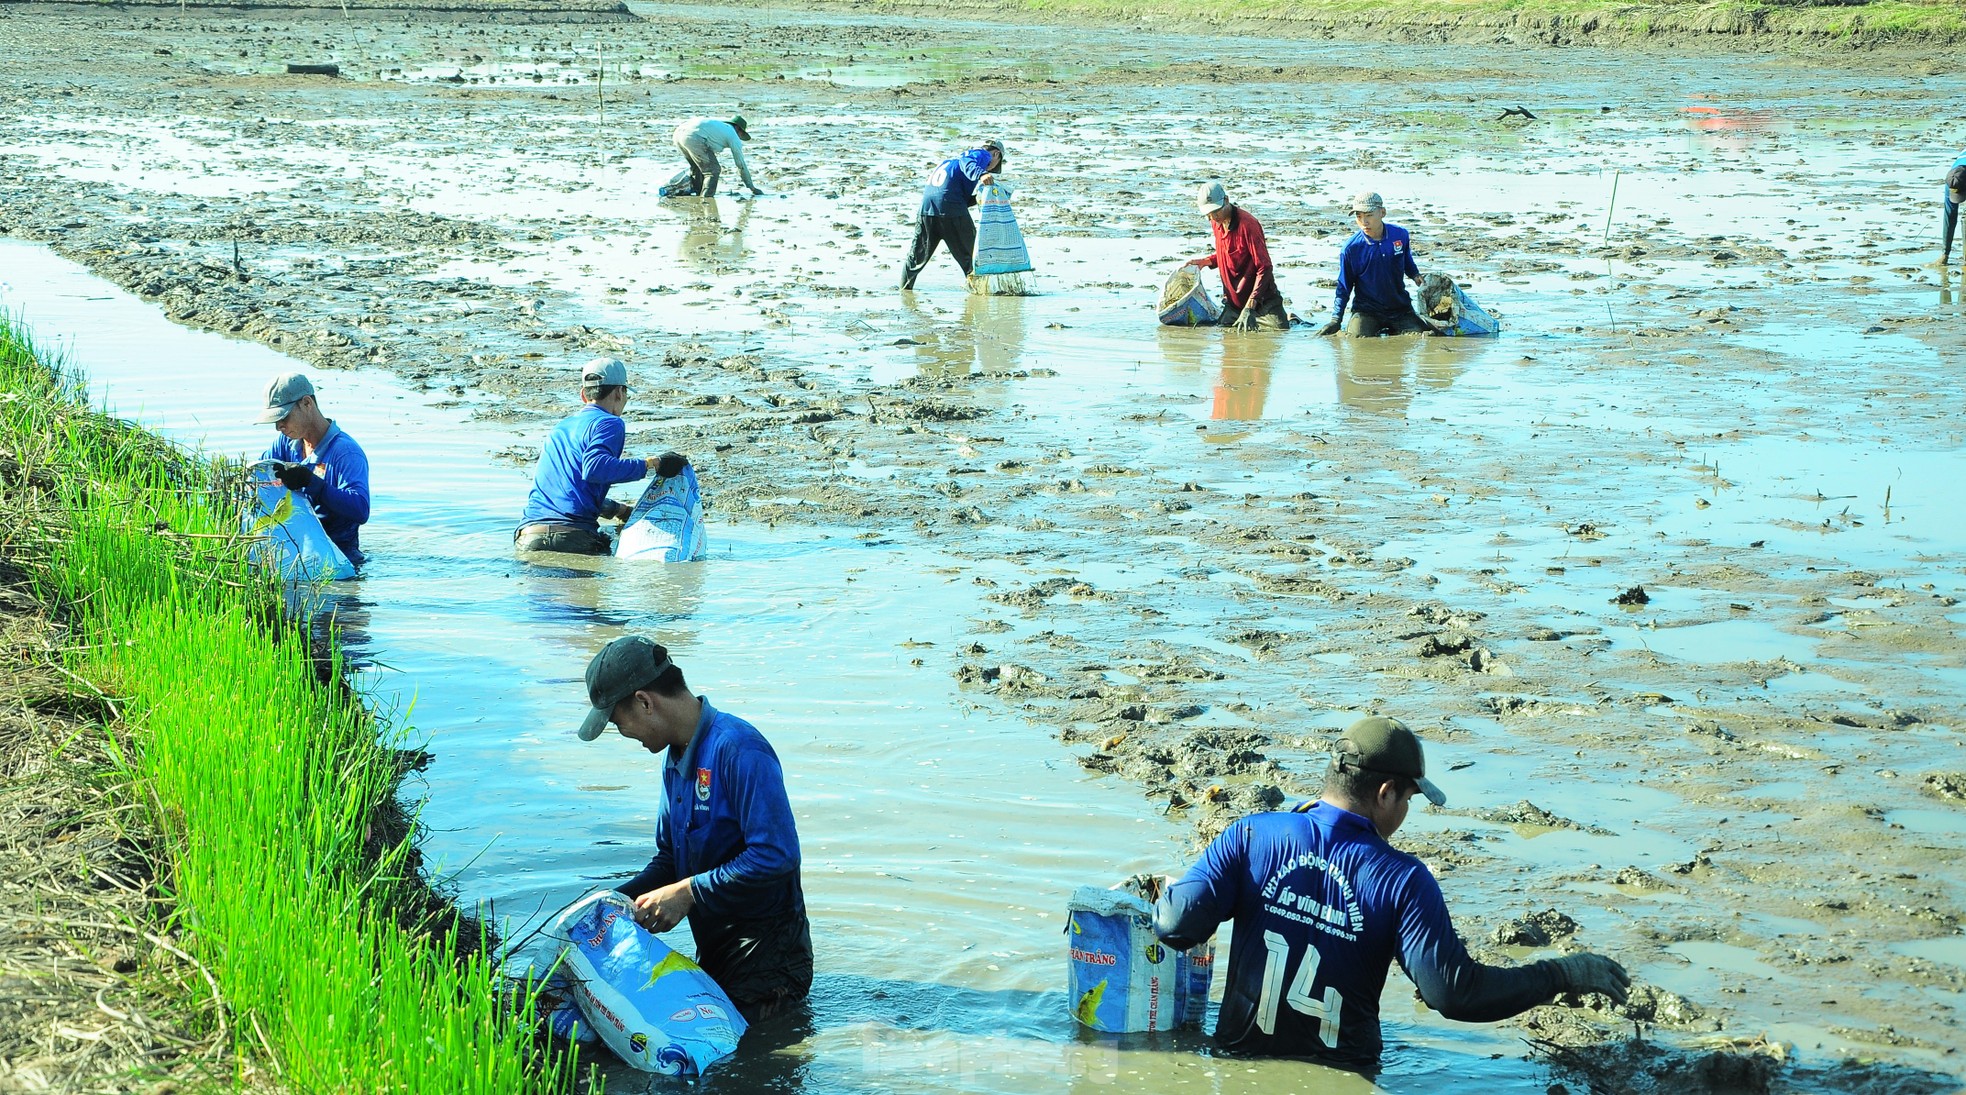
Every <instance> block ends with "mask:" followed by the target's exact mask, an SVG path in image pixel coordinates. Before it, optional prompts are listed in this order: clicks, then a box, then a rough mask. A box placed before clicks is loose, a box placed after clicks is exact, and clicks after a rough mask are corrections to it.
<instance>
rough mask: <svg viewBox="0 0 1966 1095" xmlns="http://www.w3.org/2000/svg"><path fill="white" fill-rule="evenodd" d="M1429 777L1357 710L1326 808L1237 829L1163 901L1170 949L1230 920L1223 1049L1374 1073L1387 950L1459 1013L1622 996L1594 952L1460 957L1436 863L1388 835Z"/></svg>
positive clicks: (1376, 721)
mask: <svg viewBox="0 0 1966 1095" xmlns="http://www.w3.org/2000/svg"><path fill="white" fill-rule="evenodd" d="M1426 773H1427V766H1426V759H1425V757H1424V756H1423V755H1422V753H1421V750H1420V739H1419V738H1418V737H1417V736H1415V735H1414V733H1413V731H1412V730H1409V729H1407V727H1406V724H1405V723H1402V722H1400V721H1399V720H1398V719H1389V718H1384V717H1372V718H1364V719H1360V720H1359V721H1357V722H1355V723H1353V724H1352V725H1351V726H1350V727H1349V728H1347V729H1346V730H1345V734H1344V737H1343V738H1341V739H1340V740H1339V742H1338V746H1337V748H1336V749H1335V750H1333V752H1332V756H1331V764H1330V766H1329V767H1328V768H1327V769H1326V771H1325V777H1324V795H1323V797H1322V798H1321V799H1320V800H1319V801H1317V802H1316V803H1306V804H1304V805H1302V806H1299V807H1298V808H1297V809H1296V810H1293V811H1290V812H1287V813H1267V814H1253V815H1251V816H1249V817H1246V818H1243V819H1242V820H1240V821H1237V822H1235V823H1233V824H1231V825H1230V826H1229V827H1228V828H1227V829H1226V830H1224V831H1223V833H1222V835H1221V836H1219V837H1217V838H1215V841H1214V842H1213V843H1212V844H1210V845H1209V846H1208V850H1207V851H1206V852H1204V853H1202V857H1201V861H1200V862H1198V863H1196V864H1195V865H1194V867H1193V868H1191V869H1190V870H1189V871H1188V873H1187V876H1186V877H1184V878H1182V879H1181V880H1180V881H1179V882H1176V883H1173V884H1172V885H1171V886H1169V887H1168V888H1167V890H1166V892H1164V893H1163V894H1162V895H1161V898H1160V902H1159V903H1158V904H1157V905H1156V906H1155V909H1154V932H1155V934H1157V935H1159V936H1160V938H1161V940H1162V941H1164V942H1165V943H1167V945H1168V946H1171V947H1173V948H1175V949H1176V950H1187V949H1188V948H1190V947H1193V946H1195V945H1196V944H1198V943H1200V942H1202V941H1203V940H1205V939H1207V938H1209V937H1210V936H1211V935H1213V934H1215V929H1216V926H1217V925H1219V924H1221V923H1222V922H1223V921H1224V920H1234V921H1235V930H1234V935H1233V936H1232V938H1231V940H1230V945H1229V973H1228V984H1227V986H1226V988H1225V989H1224V991H1223V994H1222V1010H1221V1012H1220V1014H1219V1015H1218V1017H1217V1019H1216V1024H1215V1040H1216V1042H1217V1043H1218V1044H1220V1045H1221V1046H1222V1047H1223V1048H1224V1049H1227V1050H1230V1051H1233V1052H1238V1053H1248V1054H1258V1055H1263V1056H1279V1057H1309V1058H1312V1059H1315V1060H1317V1061H1319V1062H1321V1063H1325V1064H1331V1065H1335V1066H1338V1067H1340V1068H1348V1069H1353V1070H1355V1071H1360V1072H1365V1073H1367V1074H1371V1073H1374V1072H1376V1071H1378V1067H1379V1054H1380V1050H1381V1047H1382V1043H1381V1040H1380V1036H1379V998H1380V996H1381V995H1382V994H1383V993H1384V991H1385V987H1386V973H1387V971H1388V969H1389V968H1390V966H1391V965H1392V961H1393V959H1394V958H1398V959H1399V964H1400V968H1401V969H1403V970H1405V971H1406V975H1407V976H1408V977H1410V978H1412V979H1413V983H1414V984H1415V985H1416V986H1418V987H1419V989H1420V996H1421V998H1422V999H1424V1000H1425V1001H1426V1002H1427V1006H1428V1007H1431V1008H1433V1009H1434V1010H1435V1011H1438V1012H1440V1013H1441V1014H1442V1015H1444V1016H1446V1017H1447V1018H1449V1019H1457V1020H1461V1021H1464V1022H1492V1021H1494V1020H1498V1019H1506V1018H1508V1017H1509V1016H1511V1015H1515V1014H1518V1013H1520V1012H1523V1011H1527V1010H1528V1009H1530V1008H1532V1007H1535V1006H1537V1005H1538V1004H1546V1003H1549V1002H1550V1001H1551V1000H1552V999H1554V998H1555V997H1557V996H1558V995H1559V994H1562V993H1576V994H1582V993H1593V992H1594V993H1602V994H1603V995H1604V996H1606V997H1609V998H1610V999H1611V1001H1612V1002H1613V1003H1623V1002H1624V1001H1625V995H1626V990H1627V988H1628V986H1629V984H1630V982H1629V980H1628V979H1627V978H1626V976H1625V970H1624V967H1622V966H1620V965H1618V963H1616V962H1613V961H1612V960H1611V959H1609V958H1605V957H1603V956H1601V955H1596V954H1589V953H1582V952H1580V953H1577V954H1567V955H1564V956H1563V957H1561V958H1553V959H1546V960H1544V961H1541V962H1532V963H1530V964H1529V965H1526V966H1507V967H1504V966H1484V965H1482V964H1481V963H1479V962H1476V961H1475V960H1474V959H1473V958H1471V957H1469V956H1468V950H1467V948H1466V947H1465V946H1463V945H1462V943H1461V937H1460V936H1458V935H1456V934H1455V933H1454V924H1453V922H1452V920H1450V919H1449V917H1448V915H1447V903H1446V901H1445V900H1444V899H1443V898H1442V897H1441V893H1440V885H1439V883H1437V882H1435V881H1434V876H1433V874H1432V872H1430V871H1428V870H1427V866H1426V864H1424V863H1422V862H1420V860H1419V859H1418V858H1416V857H1414V856H1411V855H1408V854H1407V853H1405V852H1402V851H1399V850H1397V849H1395V848H1394V847H1393V846H1392V845H1390V844H1388V843H1386V842H1387V840H1389V839H1390V838H1391V837H1392V835H1393V833H1394V832H1396V831H1398V829H1399V827H1400V825H1401V824H1402V823H1403V822H1405V820H1406V811H1407V807H1408V806H1409V805H1410V803H1411V801H1412V798H1413V796H1414V795H1416V794H1424V795H1426V796H1427V799H1428V801H1430V802H1432V803H1433V804H1434V805H1436V806H1444V805H1446V804H1447V796H1446V795H1444V794H1442V793H1441V791H1440V788H1438V787H1436V786H1434V785H1433V782H1432V781H1431V780H1429V779H1427V775H1426Z"/></svg>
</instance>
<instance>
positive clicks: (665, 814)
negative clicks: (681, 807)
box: [615, 770, 676, 897]
mask: <svg viewBox="0 0 1966 1095" xmlns="http://www.w3.org/2000/svg"><path fill="white" fill-rule="evenodd" d="M662 778H663V783H664V784H665V786H664V788H663V795H662V812H661V813H660V814H658V815H657V816H656V819H655V858H653V859H651V860H649V864H648V866H646V867H643V868H642V873H641V874H638V875H636V876H635V877H633V878H631V879H629V880H628V881H626V882H623V883H622V884H621V885H619V886H616V887H615V889H617V890H619V891H621V892H622V893H623V894H626V895H627V896H629V897H640V896H642V895H643V894H645V893H647V892H649V891H650V890H653V889H656V888H658V887H662V886H667V885H669V884H670V883H672V882H674V881H676V846H675V843H674V842H673V841H671V840H670V839H669V793H668V788H667V786H666V785H667V783H668V782H669V780H670V778H671V777H670V775H669V774H668V772H667V771H666V770H665V771H664V773H663V777H662Z"/></svg>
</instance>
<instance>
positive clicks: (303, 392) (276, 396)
mask: <svg viewBox="0 0 1966 1095" xmlns="http://www.w3.org/2000/svg"><path fill="white" fill-rule="evenodd" d="M313 394H314V384H313V382H312V381H310V380H308V379H307V377H306V376H304V375H302V374H300V373H281V374H280V375H279V376H276V377H274V378H273V379H272V381H271V382H269V383H268V384H267V385H266V409H265V410H263V411H261V412H259V418H258V419H257V421H260V422H278V421H280V420H281V419H283V418H285V417H287V416H288V415H289V414H292V413H293V409H294V404H296V403H299V402H300V401H301V400H303V399H305V398H307V397H308V396H310V395H313Z"/></svg>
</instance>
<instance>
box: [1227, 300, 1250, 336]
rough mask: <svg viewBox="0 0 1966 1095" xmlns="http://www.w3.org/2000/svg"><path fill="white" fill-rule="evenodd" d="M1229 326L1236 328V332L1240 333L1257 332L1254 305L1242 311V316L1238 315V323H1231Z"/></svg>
mask: <svg viewBox="0 0 1966 1095" xmlns="http://www.w3.org/2000/svg"><path fill="white" fill-rule="evenodd" d="M1229 326H1231V327H1234V328H1235V329H1236V330H1238V331H1253V330H1255V329H1256V306H1255V305H1253V304H1252V305H1250V306H1249V307H1247V308H1244V309H1243V310H1242V313H1241V314H1240V315H1238V316H1236V321H1235V322H1234V323H1231V324H1229Z"/></svg>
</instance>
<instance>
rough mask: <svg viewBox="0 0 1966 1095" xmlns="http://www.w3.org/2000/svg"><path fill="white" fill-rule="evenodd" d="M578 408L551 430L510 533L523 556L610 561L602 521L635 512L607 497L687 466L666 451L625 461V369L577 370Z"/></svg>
mask: <svg viewBox="0 0 1966 1095" xmlns="http://www.w3.org/2000/svg"><path fill="white" fill-rule="evenodd" d="M580 402H581V403H582V406H581V408H580V409H579V410H578V411H575V412H574V413H573V414H572V415H570V416H568V417H567V418H566V419H564V420H562V421H561V423H560V424H559V425H557V426H555V427H553V433H552V434H551V435H550V436H549V437H547V439H546V448H545V449H544V450H543V451H541V452H540V454H539V467H538V469H537V470H535V471H534V472H533V479H532V494H531V495H530V496H528V497H527V499H526V511H525V514H524V515H523V516H522V517H521V518H520V519H519V527H518V529H517V530H516V531H514V532H513V534H512V539H513V542H514V543H515V544H516V545H517V546H518V550H520V551H561V552H566V553H568V554H572V555H611V554H613V552H614V541H612V540H610V539H608V536H607V534H606V533H604V532H602V531H601V521H602V520H603V519H606V520H611V521H625V520H627V519H628V514H629V512H630V511H631V510H633V509H634V507H633V506H631V505H629V504H628V503H626V502H616V501H614V500H612V499H610V498H609V497H608V488H609V487H611V486H614V485H615V484H616V483H635V482H640V481H641V480H643V479H646V478H648V474H649V473H650V472H654V473H655V474H656V475H657V476H659V477H661V478H664V479H667V478H669V477H670V476H673V475H680V474H682V470H683V466H684V465H685V464H687V463H688V462H689V461H688V460H687V459H686V458H685V457H684V456H683V455H682V454H681V453H674V452H665V453H663V454H662V455H661V456H651V457H648V458H646V459H640V458H632V457H623V456H622V455H621V448H622V445H623V444H624V443H626V441H627V439H628V426H627V424H626V423H624V422H623V421H622V420H621V412H622V411H623V410H624V409H626V408H627V406H628V366H626V365H624V364H622V363H621V362H619V361H617V360H615V359H613V358H607V357H597V358H595V359H594V360H592V361H590V362H588V363H587V364H586V365H585V366H583V367H582V368H581V372H580Z"/></svg>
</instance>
